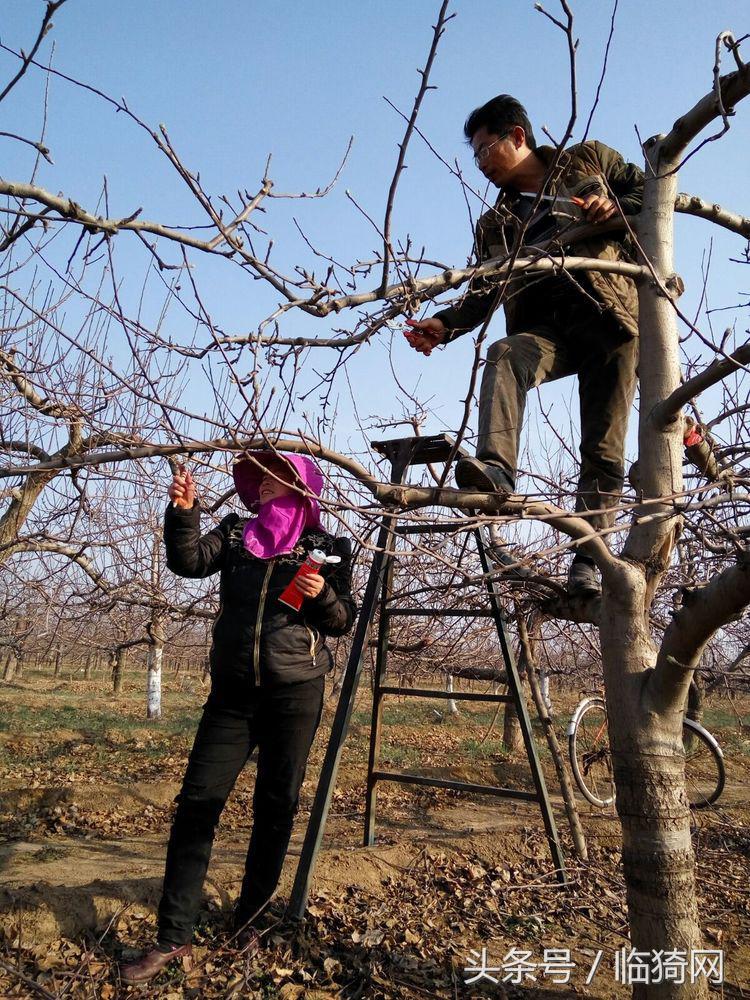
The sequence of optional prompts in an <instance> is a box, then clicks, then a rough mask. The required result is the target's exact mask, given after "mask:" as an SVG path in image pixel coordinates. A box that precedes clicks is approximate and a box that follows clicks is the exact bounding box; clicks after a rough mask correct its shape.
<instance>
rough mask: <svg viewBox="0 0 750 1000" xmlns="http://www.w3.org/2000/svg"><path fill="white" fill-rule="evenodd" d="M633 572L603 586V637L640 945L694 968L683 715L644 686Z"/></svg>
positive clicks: (700, 987)
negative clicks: (676, 955)
mask: <svg viewBox="0 0 750 1000" xmlns="http://www.w3.org/2000/svg"><path fill="white" fill-rule="evenodd" d="M625 573H626V574H627V584H628V585H626V586H621V587H619V588H618V593H617V594H613V593H612V592H611V588H609V587H608V586H607V585H606V584H605V586H604V591H603V598H602V613H601V614H602V617H601V630H600V634H601V644H602V659H603V664H604V677H605V683H606V697H607V709H608V718H609V735H610V746H611V749H612V762H613V768H614V777H615V785H616V789H617V798H616V804H617V812H618V815H619V817H620V821H621V823H622V863H623V869H624V874H625V882H626V886H627V901H628V916H629V921H630V938H631V945H632V947H633V948H634V949H636V950H638V951H643V952H646V953H647V954H648V955H653V954H654V952H656V951H659V950H663V951H664V952H667V951H674V950H678V951H683V952H685V953H686V955H687V960H688V962H689V960H690V952H691V949H696V948H700V947H701V934H700V927H699V923H698V912H697V905H696V898H695V877H694V861H695V859H694V855H693V848H692V843H691V838H690V809H689V806H688V801H687V796H686V793H685V780H684V755H683V750H682V713H681V711H680V710H679V709H676V710H674V711H672V712H662V713H661V714H658V713H657V712H656V711H654V710H653V707H652V706H651V705H650V704H649V701H648V687H647V685H646V684H645V683H644V681H645V679H646V677H647V676H648V674H647V673H645V672H646V671H647V670H648V668H649V667H650V666H651V664H652V663H653V659H654V649H653V644H652V642H651V638H650V635H649V633H648V630H647V628H646V626H645V618H644V606H645V601H646V581H645V574H644V573H643V572H642V571H641V570H639V569H638V568H636V567H632V566H631V567H627V569H626V570H625ZM687 978H689V977H687ZM633 989H634V992H633V995H634V997H636V998H641V997H642V998H646V997H648V1000H676V998H680V1000H685V998H691V1000H692V998H699V997H705V996H707V995H708V989H707V984H706V980H705V979H698V980H697V981H696V982H695V983H690V982H686V983H683V984H680V983H677V982H667V983H654V982H651V983H650V984H649V985H648V986H643V985H636V986H634V988H633Z"/></svg>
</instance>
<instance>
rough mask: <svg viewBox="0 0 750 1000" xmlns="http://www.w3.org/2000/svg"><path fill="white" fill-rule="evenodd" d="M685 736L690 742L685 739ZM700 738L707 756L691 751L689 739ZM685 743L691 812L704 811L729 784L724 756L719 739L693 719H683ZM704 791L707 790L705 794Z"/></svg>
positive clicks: (686, 781)
mask: <svg viewBox="0 0 750 1000" xmlns="http://www.w3.org/2000/svg"><path fill="white" fill-rule="evenodd" d="M686 734H687V736H688V739H686V738H685V737H686ZM695 737H697V738H698V740H699V741H700V744H701V746H702V747H703V750H704V751H707V752H708V756H707V755H706V753H705V752H703V753H701V752H700V751H691V750H690V739H694V738H695ZM682 743H683V747H684V748H685V787H686V789H687V793H688V801H689V802H690V808H691V809H705V808H706V806H710V805H713V803H714V802H716V801H717V799H718V798H719V796H720V795H721V793H722V792H723V791H724V785H725V783H726V780H727V773H726V769H725V767H724V754H723V753H722V750H721V747H720V746H719V744H718V743H717V742H716V739H715V738H714V737H713V736H712V735H711V733H709V732H708V730H707V729H704V728H703V726H702V725H701V724H700V723H699V722H694V721H693V719H683V722H682ZM704 789H705V790H704Z"/></svg>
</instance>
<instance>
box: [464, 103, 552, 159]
mask: <svg viewBox="0 0 750 1000" xmlns="http://www.w3.org/2000/svg"><path fill="white" fill-rule="evenodd" d="M513 125H520V126H521V128H522V129H523V130H524V132H525V133H526V145H527V146H528V147H529V149H536V139H535V138H534V132H533V129H532V128H531V122H530V121H529V116H528V115H527V114H526V108H525V107H524V106H523V104H521V102H520V101H517V100H516V98H515V97H511V96H510V94H498V95H497V97H493V98H492V100H491V101H487V103H486V104H483V105H482V106H481V108H474V110H473V111H472V112H471V114H470V115H469V117H468V118H467V119H466V124H465V125H464V135H465V136H466V139H467V141H468V142H471V140H472V139H473V138H474V135H475V133H477V132H478V131H479V129H480V128H486V129H487V131H488V132H490V133H491V134H492V135H500V133H501V132H504V131H505V130H506V129H507V128H510V127H512V126H513Z"/></svg>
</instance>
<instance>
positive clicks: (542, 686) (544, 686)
mask: <svg viewBox="0 0 750 1000" xmlns="http://www.w3.org/2000/svg"><path fill="white" fill-rule="evenodd" d="M539 690H540V692H541V695H542V701H543V702H544V707H545V708H546V709H547V711H548V712H549V713H550V714H552V698H551V697H550V693H549V672H548V670H547V668H546V667H540V668H539Z"/></svg>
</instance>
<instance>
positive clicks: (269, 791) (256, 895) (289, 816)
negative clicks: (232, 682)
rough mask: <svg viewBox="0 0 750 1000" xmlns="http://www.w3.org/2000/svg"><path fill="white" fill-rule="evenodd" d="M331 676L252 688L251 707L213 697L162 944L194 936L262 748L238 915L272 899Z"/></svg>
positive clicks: (195, 757) (191, 783) (194, 764)
mask: <svg viewBox="0 0 750 1000" xmlns="http://www.w3.org/2000/svg"><path fill="white" fill-rule="evenodd" d="M323 688H324V678H323V677H318V678H315V679H313V680H310V681H302V682H301V683H299V684H288V685H284V686H281V687H277V688H267V689H266V688H262V689H260V690H255V689H252V690H251V691H250V693H249V696H248V698H247V701H246V702H245V704H242V703H240V704H237V703H236V702H235V703H233V704H231V705H230V704H228V703H227V702H226V701H221V700H218V699H216V700H214V698H213V697H210V698H209V699H208V701H207V702H206V705H205V707H204V709H203V717H202V718H201V721H200V725H199V726H198V732H197V734H196V737H195V743H194V744H193V749H192V752H191V754H190V760H189V761H188V766H187V771H186V773H185V778H184V780H183V783H182V790H181V792H180V794H179V797H178V805H177V813H176V815H175V818H174V822H173V824H172V832H171V834H170V837H169V847H168V848H167V866H166V872H165V874H164V890H163V893H162V899H161V902H160V904H159V942H160V943H163V944H172V945H182V944H187V943H188V942H189V941H190V940H191V939H192V935H193V925H194V923H195V919H196V916H197V914H198V909H199V907H200V902H201V895H202V890H203V881H204V879H205V876H206V870H207V868H208V861H209V858H210V856H211V847H212V845H213V840H214V833H215V831H216V824H217V823H218V821H219V816H220V815H221V812H222V809H223V808H224V804H225V802H226V800H227V798H228V796H229V793H230V792H231V790H232V788H233V786H234V783H235V781H236V780H237V777H238V776H239V773H240V771H241V770H242V768H243V767H244V765H245V763H246V762H247V759H248V757H249V756H250V754H251V753H252V752H253V750H254V749H255V747H256V746H257V747H258V772H257V776H256V781H255V795H254V798H253V829H252V834H251V837H250V846H249V848H248V852H247V860H246V862H245V877H244V879H243V882H242V889H241V892H240V901H239V909H238V916H239V918H240V919H241V920H247V919H250V918H251V917H252V916H253V914H255V913H256V912H257V911H259V910H260V909H262V908H263V906H264V905H265V904H266V903H267V902H268V900H269V899H270V898H271V896H272V895H273V892H274V890H275V888H276V886H277V884H278V881H279V877H280V875H281V869H282V866H283V864H284V857H285V856H286V850H287V847H288V846H289V838H290V836H291V832H292V823H293V821H294V815H295V813H296V812H297V807H298V804H299V790H300V787H301V785H302V781H303V778H304V776H305V766H306V764H307V757H308V754H309V752H310V747H311V745H312V741H313V737H314V736H315V730H316V729H317V728H318V723H319V722H320V716H321V711H322V706H323Z"/></svg>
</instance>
